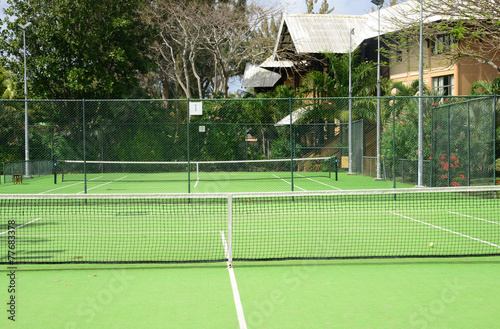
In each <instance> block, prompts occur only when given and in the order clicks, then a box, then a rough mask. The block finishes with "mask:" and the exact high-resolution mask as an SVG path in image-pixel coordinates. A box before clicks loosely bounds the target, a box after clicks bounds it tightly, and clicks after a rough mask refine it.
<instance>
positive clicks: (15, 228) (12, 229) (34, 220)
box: [0, 217, 42, 235]
mask: <svg viewBox="0 0 500 329" xmlns="http://www.w3.org/2000/svg"><path fill="white" fill-rule="evenodd" d="M41 218H42V217H38V218H35V219H33V220H32V221H30V222H27V223H24V224H23V225H19V226H18V227H14V228H11V229H10V230H7V231H5V232H2V233H0V235H4V234H5V233H8V232H10V231H14V230H17V229H18V228H20V227H23V226H26V225H28V224H31V223H33V222H36V221H37V220H39V219H41Z"/></svg>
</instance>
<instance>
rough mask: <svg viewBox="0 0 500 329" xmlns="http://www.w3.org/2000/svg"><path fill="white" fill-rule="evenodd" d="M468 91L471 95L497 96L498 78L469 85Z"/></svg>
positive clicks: (499, 79)
mask: <svg viewBox="0 0 500 329" xmlns="http://www.w3.org/2000/svg"><path fill="white" fill-rule="evenodd" d="M470 91H471V95H499V94H500V77H496V78H494V79H493V80H492V81H485V80H480V81H476V82H474V83H473V84H472V85H471V87H470Z"/></svg>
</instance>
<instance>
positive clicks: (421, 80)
mask: <svg viewBox="0 0 500 329" xmlns="http://www.w3.org/2000/svg"><path fill="white" fill-rule="evenodd" d="M423 8H424V5H423V1H422V0H420V54H419V63H418V175H417V186H416V187H423V186H424V111H423V108H422V106H423V105H422V101H423V99H422V96H423V94H424V41H423V40H424V38H423V34H424V23H423V17H424V9H423Z"/></svg>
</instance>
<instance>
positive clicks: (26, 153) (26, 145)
mask: <svg viewBox="0 0 500 329" xmlns="http://www.w3.org/2000/svg"><path fill="white" fill-rule="evenodd" d="M30 25H31V22H28V23H26V24H24V25H23V24H19V26H20V27H21V28H22V29H23V43H24V46H23V48H24V50H23V52H24V157H25V177H29V176H30V167H29V161H30V151H29V129H28V124H29V122H28V84H27V80H26V76H27V75H26V28H27V27H28V26H30Z"/></svg>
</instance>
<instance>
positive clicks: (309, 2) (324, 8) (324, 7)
mask: <svg viewBox="0 0 500 329" xmlns="http://www.w3.org/2000/svg"><path fill="white" fill-rule="evenodd" d="M305 1H306V8H307V12H306V14H315V12H313V10H314V5H315V4H316V3H318V0H305ZM334 9H335V8H333V7H332V8H331V9H330V5H329V4H328V1H327V0H323V2H322V3H321V7H320V9H319V11H318V14H330V13H331V12H332V11H333V10H334Z"/></svg>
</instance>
